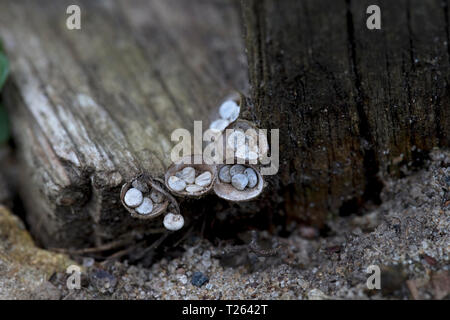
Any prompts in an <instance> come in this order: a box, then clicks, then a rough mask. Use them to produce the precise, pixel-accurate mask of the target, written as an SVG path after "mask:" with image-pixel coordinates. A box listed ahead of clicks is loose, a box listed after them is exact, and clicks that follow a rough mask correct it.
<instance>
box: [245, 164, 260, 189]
mask: <svg viewBox="0 0 450 320" xmlns="http://www.w3.org/2000/svg"><path fill="white" fill-rule="evenodd" d="M244 174H245V176H246V177H247V179H248V184H247V187H249V188H254V187H255V186H256V184H257V183H258V176H257V175H256V172H255V170H253V169H252V168H247V169H245V170H244Z"/></svg>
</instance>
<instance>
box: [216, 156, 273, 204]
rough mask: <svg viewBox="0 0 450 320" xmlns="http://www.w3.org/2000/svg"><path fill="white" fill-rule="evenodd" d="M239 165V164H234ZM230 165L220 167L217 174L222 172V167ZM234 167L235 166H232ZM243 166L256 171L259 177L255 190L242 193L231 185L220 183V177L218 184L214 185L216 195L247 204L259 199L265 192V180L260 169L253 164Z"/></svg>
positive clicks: (245, 190) (246, 190)
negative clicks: (246, 202)
mask: <svg viewBox="0 0 450 320" xmlns="http://www.w3.org/2000/svg"><path fill="white" fill-rule="evenodd" d="M234 164H238V163H234ZM226 165H228V164H222V165H219V166H218V168H217V172H220V169H222V167H224V166H226ZM230 165H231V166H233V164H230ZM242 165H243V166H246V167H249V168H252V169H253V170H255V172H256V175H257V176H258V183H257V185H256V186H255V187H254V188H251V189H244V190H242V191H240V190H237V189H236V188H234V187H233V186H232V184H231V183H225V182H222V181H220V178H219V177H218V178H217V180H216V183H215V184H214V193H215V194H216V195H217V196H218V197H219V198H222V199H225V200H228V201H233V202H245V201H251V200H253V199H255V198H257V197H258V196H259V195H260V194H261V193H262V191H263V190H264V179H263V177H262V175H261V173H260V172H259V169H258V167H256V166H254V165H251V164H242Z"/></svg>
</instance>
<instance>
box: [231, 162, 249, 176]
mask: <svg viewBox="0 0 450 320" xmlns="http://www.w3.org/2000/svg"><path fill="white" fill-rule="evenodd" d="M245 169H246V168H245V167H244V166H243V165H242V164H235V165H234V166H232V167H231V168H230V175H231V176H232V177H233V176H234V175H236V174H239V173H244V170H245Z"/></svg>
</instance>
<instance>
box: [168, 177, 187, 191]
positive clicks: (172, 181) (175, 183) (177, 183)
mask: <svg viewBox="0 0 450 320" xmlns="http://www.w3.org/2000/svg"><path fill="white" fill-rule="evenodd" d="M168 184H169V187H170V189H172V190H174V191H183V190H184V189H185V188H186V181H184V180H183V179H180V178H178V177H177V176H171V177H169V180H168Z"/></svg>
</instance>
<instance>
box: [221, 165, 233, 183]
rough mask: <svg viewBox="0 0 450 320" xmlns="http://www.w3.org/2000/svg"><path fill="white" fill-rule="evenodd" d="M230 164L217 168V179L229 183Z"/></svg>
mask: <svg viewBox="0 0 450 320" xmlns="http://www.w3.org/2000/svg"><path fill="white" fill-rule="evenodd" d="M230 168H231V166H223V167H222V168H221V169H220V170H219V179H220V180H221V181H222V182H225V183H231V174H230Z"/></svg>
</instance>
